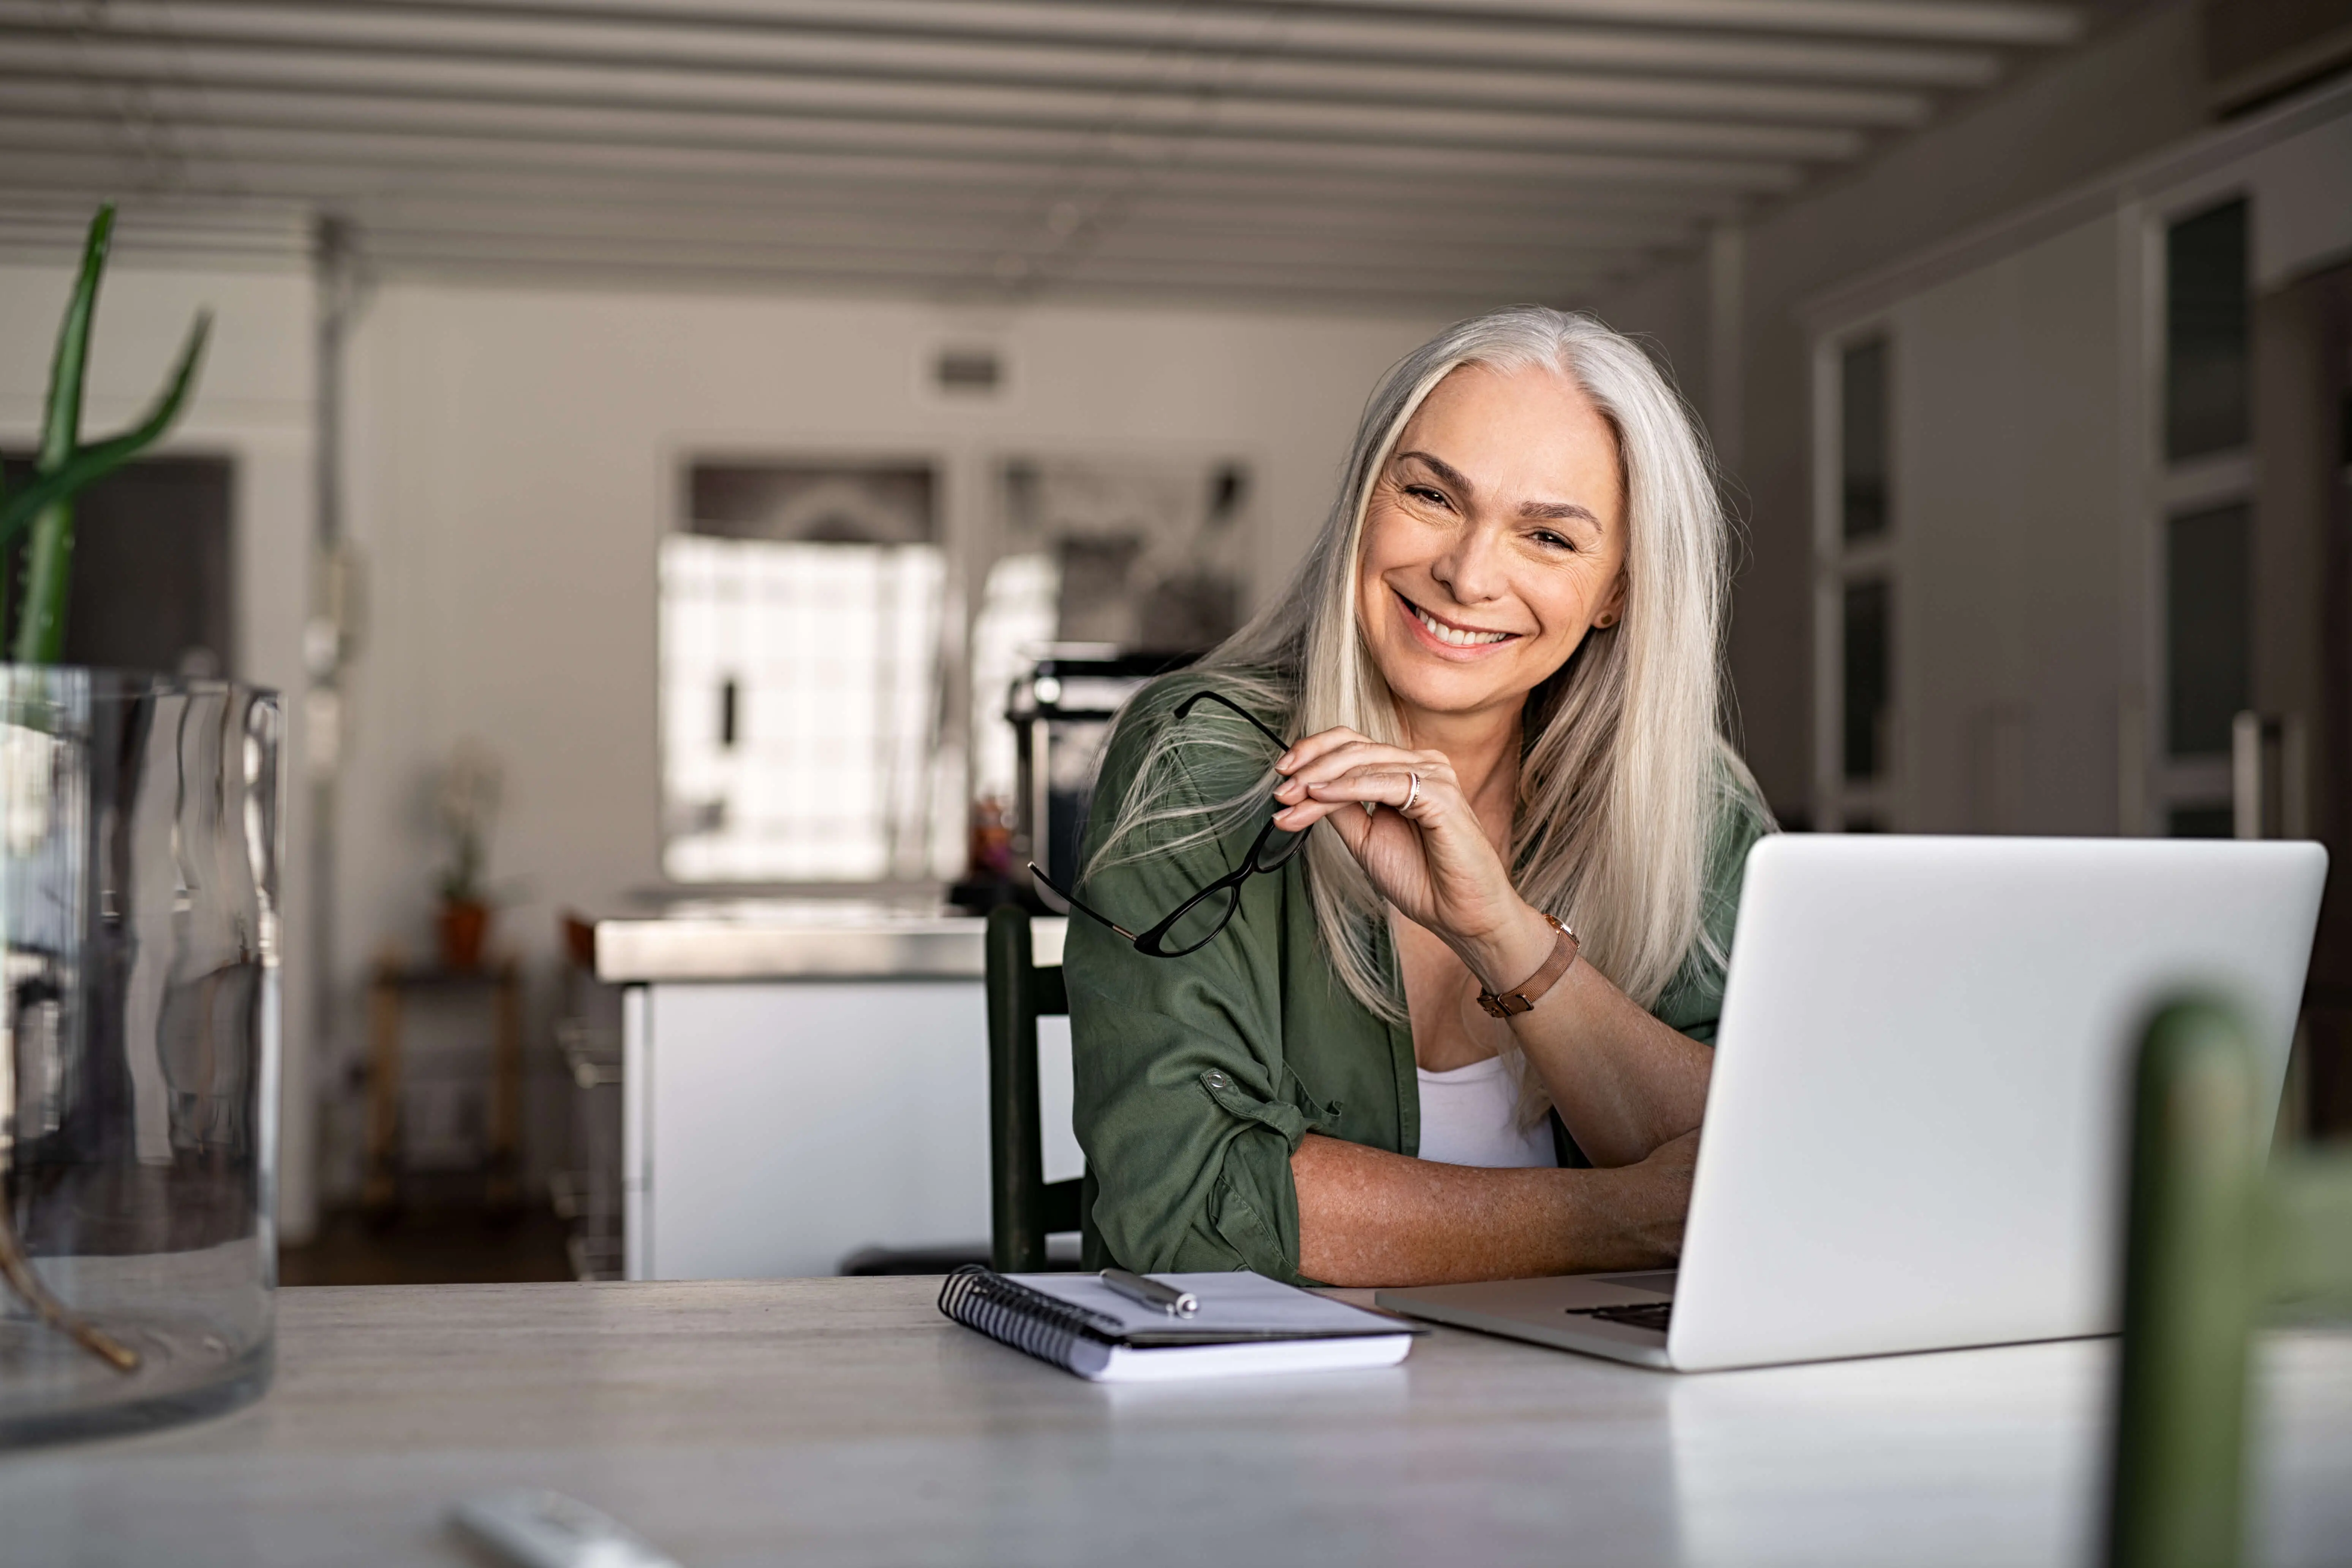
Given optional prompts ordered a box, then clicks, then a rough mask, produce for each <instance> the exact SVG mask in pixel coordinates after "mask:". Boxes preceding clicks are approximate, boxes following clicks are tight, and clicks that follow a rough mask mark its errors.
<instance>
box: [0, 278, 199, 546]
mask: <svg viewBox="0 0 2352 1568" xmlns="http://www.w3.org/2000/svg"><path fill="white" fill-rule="evenodd" d="M212 324H213V320H212V315H211V313H210V312H209V311H207V312H205V314H203V315H200V316H198V317H197V318H196V321H195V325H194V327H192V328H191V329H189V331H188V341H187V343H186V344H185V346H184V347H183V348H182V349H181V351H180V363H179V365H178V367H177V368H176V369H175V370H174V371H173V374H172V382H171V384H170V385H169V386H168V387H166V388H165V389H164V392H163V396H161V397H160V398H158V399H156V401H155V404H154V405H153V406H152V407H151V408H149V409H148V411H147V416H146V417H145V418H143V419H142V420H141V421H140V422H139V423H138V424H137V425H135V426H132V427H131V428H130V429H128V430H125V431H123V432H122V433H121V435H119V436H112V437H108V438H107V439H106V440H103V441H100V442H98V443H97V444H96V445H94V446H89V447H76V448H75V449H74V452H73V455H72V456H71V457H69V458H67V459H66V461H65V462H64V464H63V465H62V466H60V467H59V468H57V469H55V470H54V471H52V472H49V473H46V474H36V475H35V476H34V477H33V479H32V482H31V483H29V484H26V485H25V486H24V487H23V488H21V489H17V490H16V491H15V492H14V493H12V494H11V495H9V496H8V497H7V498H6V500H5V501H0V547H5V545H6V544H7V543H8V542H9V541H10V540H13V539H14V538H16V535H17V534H18V533H20V532H22V531H24V528H25V525H26V524H27V523H29V522H31V521H33V518H34V516H35V514H36V513H37V512H39V511H41V510H43V509H44V508H47V507H49V506H53V505H56V504H58V502H61V501H67V500H72V499H73V497H74V496H75V495H76V494H77V493H78V492H79V491H81V490H84V489H88V488H89V486H91V485H92V484H95V483H96V482H97V481H98V480H100V479H104V478H105V477H106V476H107V475H109V474H110V473H112V472H113V471H114V470H115V469H117V468H121V467H122V465H123V464H125V463H127V462H129V461H130V460H131V458H135V457H137V456H138V455H139V454H140V453H141V452H143V451H145V450H146V449H147V448H148V447H152V446H153V445H154V444H155V443H156V442H157V441H159V440H161V439H162V438H163V433H164V432H165V431H167V430H169V429H170V428H171V427H172V425H173V422H174V421H175V420H177V419H178V418H179V416H180V410H181V407H182V405H184V404H185V403H186V402H187V399H188V394H189V393H190V391H192V390H193V389H194V384H195V379H196V371H197V368H198V366H199V365H200V364H201V363H203V360H204V353H205V339H206V338H207V337H208V336H209V335H210V334H211V331H212Z"/></svg>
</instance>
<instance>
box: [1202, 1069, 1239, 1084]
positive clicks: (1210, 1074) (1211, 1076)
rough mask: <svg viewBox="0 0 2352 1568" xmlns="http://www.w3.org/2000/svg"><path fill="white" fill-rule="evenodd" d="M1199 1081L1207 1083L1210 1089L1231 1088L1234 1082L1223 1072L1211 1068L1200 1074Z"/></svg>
mask: <svg viewBox="0 0 2352 1568" xmlns="http://www.w3.org/2000/svg"><path fill="white" fill-rule="evenodd" d="M1201 1081H1202V1083H1205V1084H1207V1085H1208V1086H1209V1087H1210V1088H1211V1089H1231V1088H1232V1087H1233V1083H1234V1080H1233V1079H1229V1078H1227V1077H1226V1076H1225V1075H1224V1074H1223V1073H1222V1072H1219V1071H1217V1070H1216V1069H1215V1068H1211V1069H1210V1070H1209V1071H1207V1072H1204V1073H1202V1075H1201Z"/></svg>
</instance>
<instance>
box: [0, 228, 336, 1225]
mask: <svg viewBox="0 0 2352 1568" xmlns="http://www.w3.org/2000/svg"><path fill="white" fill-rule="evenodd" d="M72 272H73V268H72V263H71V259H70V258H60V259H59V261H58V263H57V264H55V265H47V266H33V265H15V264H8V265H0V345H5V351H0V444H5V445H8V446H12V447H26V446H30V445H32V444H34V443H35V442H36V441H37V438H38V434H39V429H40V417H41V400H42V397H43V395H44V393H45V390H46V388H47V381H48V368H49V353H50V348H51V345H52V344H53V343H54V342H55V341H56V336H57V325H58V317H59V315H60V314H61V313H62V312H63V310H64V308H65V302H66V299H67V295H68V291H69V289H70V285H71V281H72ZM312 301H313V293H312V289H311V282H310V274H309V272H308V270H307V269H306V268H303V267H302V266H301V265H300V264H299V261H295V260H291V259H289V263H288V264H287V265H286V266H284V267H282V268H248V269H244V270H238V271H204V270H195V269H187V270H170V271H159V270H142V269H140V268H131V267H124V266H120V265H118V266H116V267H115V268H111V269H110V271H109V273H108V275H107V278H106V280H105V283H104V285H103V288H102V289H101V292H100V297H99V309H98V318H97V328H96V332H95V337H94V340H93V345H92V353H91V363H90V380H89V395H88V401H87V403H86V405H85V408H86V412H85V414H84V418H83V427H84V429H85V430H86V431H88V432H89V433H90V434H92V435H110V434H112V433H113V432H114V431H115V430H117V429H120V428H121V427H122V426H126V425H129V424H131V423H132V422H133V421H135V420H136V419H137V417H138V416H139V415H140V414H141V413H142V412H143V411H144V410H145V408H146V405H148V403H149V402H150V401H151V400H152V398H153V397H154V395H155V394H156V392H157V391H158V390H159V389H160V388H161V387H162V385H163V378H164V376H165V375H166V374H168V372H169V370H170V367H171V361H172V356H173V353H176V351H177V349H178V346H179V343H180V341H181V339H182V338H183V337H184V335H185V333H186V331H187V330H188V322H189V321H190V319H191V318H192V317H193V316H194V314H195V312H196V311H197V310H200V309H205V308H209V309H210V310H212V311H213V315H214V321H213V333H212V340H211V345H210V348H209V350H208V353H207V355H206V358H205V367H204V374H203V379H202V380H201V382H200V383H199V384H198V388H197V392H196V395H195V397H194V401H193V402H192V403H191V404H190V405H189V408H188V410H187V412H186V414H185V416H184V418H183V419H182V421H181V423H180V425H179V426H178V427H177V429H176V430H175V431H174V432H173V435H172V437H170V439H169V440H168V441H167V442H166V443H164V445H163V447H162V448H160V449H161V450H163V451H172V452H186V453H203V454H207V455H225V456H226V457H228V458H231V459H233V460H234V462H235V464H236V478H235V492H234V496H233V502H232V504H233V507H234V511H233V515H232V521H231V530H232V538H233V540H234V542H235V550H236V606H237V620H238V626H237V634H238V647H237V648H236V655H235V659H236V669H235V673H236V675H237V676H238V677H239V678H240V679H245V680H247V681H251V682H255V683H257V684H259V685H263V686H272V687H276V688H278V689H279V690H281V691H283V692H285V693H286V694H287V697H288V700H287V702H286V704H285V714H286V721H287V727H288V742H287V761H286V765H287V779H288V784H289V788H288V790H287V792H286V795H285V796H284V800H285V808H286V813H285V829H284V830H285V835H286V845H287V851H288V854H287V859H286V862H285V866H284V869H285V883H284V887H283V889H281V891H282V894H283V898H284V903H283V909H284V912H285V923H284V927H283V930H284V933H285V947H284V952H283V967H282V968H281V970H280V984H281V986H282V991H281V999H282V1005H283V1016H284V1020H285V1077H284V1084H283V1089H284V1094H283V1106H284V1111H283V1117H282V1120H281V1121H280V1123H279V1125H280V1140H279V1159H278V1170H279V1189H278V1215H279V1222H280V1232H281V1238H282V1239H285V1240H289V1241H299V1240H302V1239H304V1238H306V1237H308V1236H309V1234H310V1230H311V1227H312V1226H313V1225H314V1224H315V1221H316V1214H317V1188H316V1185H315V1184H314V1182H313V1180H312V1176H313V1173H314V1172H315V1170H316V1168H317V1144H316V1122H315V1120H314V1118H313V1117H312V1115H311V1114H310V1111H311V1107H312V1105H313V1104H314V1099H315V1094H316V1085H317V1079H316V1075H315V1072H314V1070H313V1069H314V1063H315V1060H316V1053H315V1052H314V1050H313V1048H312V1046H313V1041H312V1030H311V1017H312V1014H311V992H310V977H311V964H310V961H311V953H310V926H309V911H310V882H309V872H308V857H307V856H306V855H304V853H303V849H304V847H305V845H306V843H307V839H306V837H305V836H306V835H307V833H308V832H309V826H308V820H307V816H306V812H305V807H306V805H307V804H308V795H307V791H306V790H305V788H304V782H303V781H304V765H303V731H302V704H301V702H300V700H299V697H300V693H301V691H302V689H303V688H304V685H305V680H304V678H303V674H302V658H301V639H302V623H303V620H304V619H305V617H306V616H307V615H308V612H309V605H310V536H311V526H312V519H313V516H314V510H313V506H312V489H311V487H312V472H311V447H312V425H311V421H312V415H313V400H314V395H313V385H314V383H313V376H312V368H313V357H312V331H313V314H312Z"/></svg>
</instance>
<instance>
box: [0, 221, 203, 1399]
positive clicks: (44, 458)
mask: <svg viewBox="0 0 2352 1568" xmlns="http://www.w3.org/2000/svg"><path fill="white" fill-rule="evenodd" d="M113 238H114V209H113V208H112V207H111V206H102V207H100V208H99V209H98V216H96V217H94V218H92V219H90V224H89V239H88V240H87V241H86V242H85V243H84V244H83V246H82V253H81V271H80V273H79V276H78V277H77V279H75V282H74V291H73V299H72V300H71V301H70V302H68V304H67V306H66V317H65V321H63V322H62V323H61V324H60V325H59V326H58V348H57V355H56V357H55V358H54V359H53V360H51V362H50V364H49V396H48V402H47V406H46V408H45V409H44V411H43V416H42V421H41V450H40V456H39V458H38V459H37V461H36V463H35V465H34V473H33V479H32V482H31V483H29V484H27V485H26V486H25V487H24V488H23V489H18V490H17V491H16V492H15V493H14V494H11V495H5V496H0V550H5V548H6V547H7V546H8V544H9V542H11V541H13V540H14V539H15V538H16V535H17V534H18V533H20V532H22V531H24V530H25V529H26V528H30V529H31V530H32V531H33V537H32V542H31V546H30V548H28V549H27V550H26V552H25V585H24V595H23V599H24V609H23V611H22V612H21V614H20V617H19V619H18V621H17V625H16V648H15V657H16V662H17V663H19V664H55V663H57V662H58V659H59V658H62V657H63V656H64V653H65V640H66V600H67V595H68V589H69V587H70V586H71V584H72V581H73V500H74V497H75V496H77V495H79V494H80V493H81V491H83V490H84V489H88V488H89V486H90V485H92V484H94V483H96V482H97V481H98V480H100V479H104V478H105V477H106V476H107V475H108V474H110V473H112V472H113V471H114V470H115V469H117V468H121V466H122V465H123V464H125V463H127V462H129V461H130V460H131V458H135V457H137V456H138V455H139V454H140V453H141V452H142V451H144V450H146V449H147V448H148V447H152V446H153V445H154V444H155V443H156V442H157V441H158V440H160V439H162V438H163V433H164V432H165V431H167V430H169V429H170V428H171V427H172V425H173V421H174V420H176V419H177V418H179V416H180V410H181V408H182V407H183V406H184V405H185V404H186V403H187V400H188V394H189V392H190V390H191V389H192V388H193V387H194V385H195V380H196V367H197V365H198V364H199V363H201V362H202V361H203V358H204V352H205V338H206V336H207V335H209V333H210V332H211V330H212V318H211V316H210V315H209V314H200V315H198V316H197V318H196V321H195V325H194V327H193V328H192V329H190V331H189V332H188V341H187V344H186V346H185V347H184V348H183V349H182V350H181V351H180V359H179V363H178V365H177V367H176V368H174V369H173V373H172V380H171V383H170V384H169V385H167V386H166V387H165V388H164V389H163V395H162V396H161V397H159V398H157V399H156V400H155V403H154V405H153V406H152V407H151V408H150V409H149V410H148V411H147V416H146V417H145V418H143V419H142V420H141V421H140V422H139V423H138V424H137V425H136V426H132V427H131V429H129V430H125V431H123V432H122V433H121V434H120V435H118V436H112V437H108V438H107V439H106V440H103V441H100V442H97V443H95V444H93V445H90V446H84V445H83V444H82V440H81V404H82V389H83V385H84V383H85V381H86V380H87V373H88V371H89V331H90V321H91V318H92V317H93V316H94V315H95V314H96V312H97V310H98V284H99V279H100V278H101V277H102V276H104V274H105V272H106V254H107V249H108V247H109V245H110V243H111V242H112V240H113ZM5 1081H6V1075H5V1074H0V1083H5ZM5 1109H6V1108H0V1110H5ZM11 1152H13V1145H12V1141H10V1140H5V1139H0V1284H5V1286H6V1288H7V1289H9V1290H10V1291H12V1292H14V1293H15V1294H16V1296H17V1297H18V1298H19V1299H20V1300H23V1301H24V1302H25V1304H26V1306H28V1307H30V1308H32V1310H33V1311H34V1314H35V1315H36V1316H37V1317H38V1318H39V1319H40V1320H41V1321H44V1322H46V1323H47V1324H48V1325H49V1326H50V1327H52V1328H54V1329H57V1330H58V1331H60V1332H62V1333H65V1334H67V1335H68V1336H70V1337H71V1338H72V1339H73V1340H74V1341H75V1342H77V1343H78V1344H79V1345H81V1346H82V1347H83V1348H84V1349H86V1350H88V1351H89V1352H90V1353H91V1354H93V1355H96V1356H98V1357H100V1359H102V1360H104V1361H105V1362H107V1363H109V1364H110V1365H111V1366H113V1367H114V1368H115V1369H116V1370H118V1371H121V1372H133V1371H136V1370H137V1369H138V1366H139V1361H140V1357H139V1352H137V1351H135V1350H132V1349H131V1348H130V1347H129V1346H127V1345H124V1344H122V1343H121V1342H118V1341H117V1340H115V1339H114V1338H113V1337H112V1336H110V1335H109V1334H107V1333H106V1332H105V1331H102V1330H100V1329H99V1328H98V1327H97V1326H96V1325H94V1324H92V1323H89V1322H88V1321H84V1320H83V1319H82V1318H80V1317H79V1316H78V1315H76V1314H75V1313H74V1312H73V1311H72V1310H70V1309H68V1307H67V1306H66V1305H65V1303H64V1302H62V1301H60V1300H58V1299H57V1297H56V1296H55V1295H53V1294H52V1293H51V1292H50V1291H49V1289H48V1288H47V1286H46V1285H44V1284H43V1283H42V1282H41V1279H40V1276H39V1275H37V1274H36V1273H35V1272H34V1271H33V1268H32V1264H31V1262H30V1260H29V1259H28V1258H26V1254H25V1249H24V1247H23V1245H22V1244H21V1243H20V1242H18V1240H17V1239H16V1225H15V1216H14V1213H13V1210H14V1207H15V1205H14V1201H13V1199H12V1198H11V1196H10V1194H9V1191H8V1187H9V1182H8V1176H9V1171H8V1158H7V1157H8V1155H9V1154H10V1153H11Z"/></svg>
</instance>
